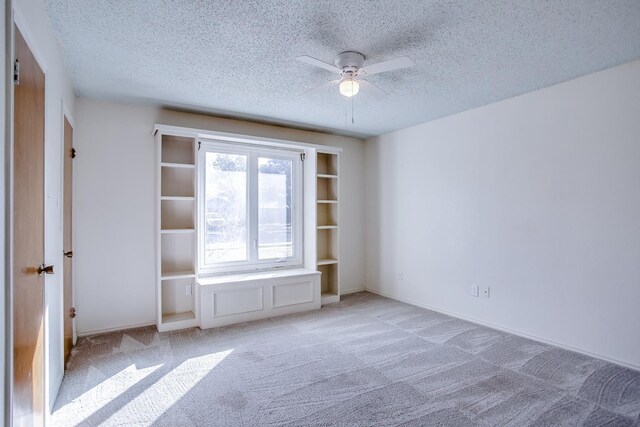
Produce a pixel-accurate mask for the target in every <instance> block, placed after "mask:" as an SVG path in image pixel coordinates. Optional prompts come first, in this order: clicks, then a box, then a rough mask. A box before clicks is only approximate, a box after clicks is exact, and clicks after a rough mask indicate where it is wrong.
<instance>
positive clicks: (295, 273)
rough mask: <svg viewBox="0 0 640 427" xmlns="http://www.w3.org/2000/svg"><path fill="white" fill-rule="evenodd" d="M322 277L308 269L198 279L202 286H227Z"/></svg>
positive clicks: (317, 272)
mask: <svg viewBox="0 0 640 427" xmlns="http://www.w3.org/2000/svg"><path fill="white" fill-rule="evenodd" d="M313 275H320V272H319V271H315V270H310V269H308V268H292V269H288V270H276V271H260V272H251V273H241V274H228V275H224V276H208V277H202V276H200V277H198V283H199V284H200V286H214V285H226V284H229V283H246V282H252V281H254V280H269V279H281V278H285V277H299V276H313Z"/></svg>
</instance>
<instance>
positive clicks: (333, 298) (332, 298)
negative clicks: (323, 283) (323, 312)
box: [320, 292, 340, 305]
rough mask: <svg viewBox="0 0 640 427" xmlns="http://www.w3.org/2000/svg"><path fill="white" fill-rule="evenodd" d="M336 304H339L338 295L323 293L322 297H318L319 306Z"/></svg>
mask: <svg viewBox="0 0 640 427" xmlns="http://www.w3.org/2000/svg"><path fill="white" fill-rule="evenodd" d="M336 302H340V295H338V294H334V293H332V292H323V293H322V295H320V304H321V305H326V304H333V303H336Z"/></svg>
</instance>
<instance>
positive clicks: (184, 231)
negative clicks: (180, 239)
mask: <svg viewBox="0 0 640 427" xmlns="http://www.w3.org/2000/svg"><path fill="white" fill-rule="evenodd" d="M195 232H196V230H195V229H193V228H172V229H167V230H160V233H162V234H188V233H195Z"/></svg>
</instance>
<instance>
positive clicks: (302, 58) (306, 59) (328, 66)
mask: <svg viewBox="0 0 640 427" xmlns="http://www.w3.org/2000/svg"><path fill="white" fill-rule="evenodd" d="M296 59H297V60H298V61H300V62H304V63H307V64H310V65H315V66H316V67H320V68H324V69H325V70H327V71H331V72H332V73H336V74H340V73H341V72H342V70H341V69H340V68H338V67H336V66H335V65H331V64H328V63H326V62H323V61H320V60H319V59H316V58H312V57H310V56H306V55H304V56H298V57H297V58H296Z"/></svg>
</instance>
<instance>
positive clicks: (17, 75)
mask: <svg viewBox="0 0 640 427" xmlns="http://www.w3.org/2000/svg"><path fill="white" fill-rule="evenodd" d="M13 83H14V84H15V85H16V86H20V61H18V60H17V59H16V62H15V63H14V64H13Z"/></svg>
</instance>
